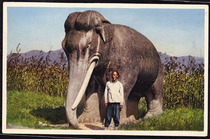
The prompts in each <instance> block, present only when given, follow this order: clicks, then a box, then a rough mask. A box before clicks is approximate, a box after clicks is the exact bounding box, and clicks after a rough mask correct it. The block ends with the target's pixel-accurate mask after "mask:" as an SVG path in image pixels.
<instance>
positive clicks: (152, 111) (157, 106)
mask: <svg viewBox="0 0 210 139" xmlns="http://www.w3.org/2000/svg"><path fill="white" fill-rule="evenodd" d="M162 113H163V109H162V105H161V103H160V102H159V101H158V100H152V101H151V102H150V104H149V109H148V112H147V114H146V115H145V116H144V119H146V118H151V117H153V116H158V115H160V114H162Z"/></svg>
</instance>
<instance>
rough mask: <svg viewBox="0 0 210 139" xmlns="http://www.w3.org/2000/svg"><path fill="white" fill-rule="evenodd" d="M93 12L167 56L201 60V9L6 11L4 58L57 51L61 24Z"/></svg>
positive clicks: (14, 8) (9, 9)
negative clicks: (74, 14) (142, 37)
mask: <svg viewBox="0 0 210 139" xmlns="http://www.w3.org/2000/svg"><path fill="white" fill-rule="evenodd" d="M84 10H96V11H98V12H99V13H101V14H102V15H103V16H105V18H107V19H108V20H109V21H110V22H111V23H113V24H123V25H126V26H129V27H132V28H134V29H135V30H137V31H139V32H140V33H142V34H143V35H145V36H146V37H147V38H149V39H150V40H151V41H152V43H153V44H154V45H155V47H156V49H157V50H158V51H159V52H162V53H166V54H168V55H171V56H186V55H192V56H197V57H204V37H205V35H204V30H205V29H204V14H205V11H204V9H151V8H144V9H141V8H135V9H134V8H54V7H8V8H7V49H8V50H7V54H9V53H10V52H11V51H12V52H15V50H16V46H17V45H18V44H19V43H20V48H21V52H27V51H30V50H34V49H36V50H43V51H49V50H58V49H60V48H61V41H62V40H63V38H64V36H65V33H64V22H65V20H66V18H67V16H68V15H69V14H70V13H72V12H76V11H84Z"/></svg>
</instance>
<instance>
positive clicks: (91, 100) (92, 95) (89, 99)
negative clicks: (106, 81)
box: [78, 79, 101, 123]
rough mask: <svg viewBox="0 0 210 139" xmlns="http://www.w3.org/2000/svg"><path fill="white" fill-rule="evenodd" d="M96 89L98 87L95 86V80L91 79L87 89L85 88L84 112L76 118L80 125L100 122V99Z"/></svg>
mask: <svg viewBox="0 0 210 139" xmlns="http://www.w3.org/2000/svg"><path fill="white" fill-rule="evenodd" d="M97 88H99V86H98V85H97V84H96V82H95V80H94V79H92V80H91V81H90V83H89V87H88V88H87V92H86V93H87V96H86V101H85V104H84V110H83V112H82V114H81V115H80V116H79V118H78V120H79V122H80V123H93V122H100V121H101V113H100V103H101V102H100V101H101V99H100V97H99V95H98V92H97V90H98V89H97Z"/></svg>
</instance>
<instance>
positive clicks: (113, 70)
mask: <svg viewBox="0 0 210 139" xmlns="http://www.w3.org/2000/svg"><path fill="white" fill-rule="evenodd" d="M113 72H117V75H118V78H119V77H120V74H119V72H118V71H117V70H113V71H112V73H113Z"/></svg>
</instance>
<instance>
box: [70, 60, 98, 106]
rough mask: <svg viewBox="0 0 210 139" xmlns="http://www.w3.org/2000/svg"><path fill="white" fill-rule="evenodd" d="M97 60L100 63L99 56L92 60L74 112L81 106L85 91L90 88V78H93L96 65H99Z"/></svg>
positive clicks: (75, 103)
mask: <svg viewBox="0 0 210 139" xmlns="http://www.w3.org/2000/svg"><path fill="white" fill-rule="evenodd" d="M95 60H97V61H98V60H99V57H98V56H94V57H92V58H91V60H90V66H89V68H88V71H87V74H86V76H85V79H84V81H83V84H82V87H81V89H80V91H79V93H78V95H77V97H76V99H75V101H74V103H73V105H72V107H71V109H72V110H74V109H76V108H77V106H78V105H79V103H80V101H81V100H82V97H83V95H84V94H85V90H86V88H87V86H88V83H89V81H90V77H91V75H92V73H93V70H94V68H95V66H96V64H97V61H95Z"/></svg>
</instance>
